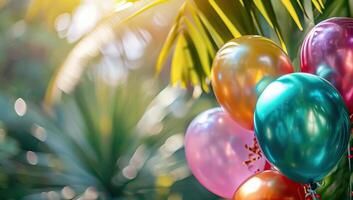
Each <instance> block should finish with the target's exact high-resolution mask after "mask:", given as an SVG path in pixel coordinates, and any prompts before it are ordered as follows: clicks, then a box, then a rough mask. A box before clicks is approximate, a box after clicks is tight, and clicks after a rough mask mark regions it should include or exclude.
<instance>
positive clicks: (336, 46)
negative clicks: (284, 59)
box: [301, 17, 353, 114]
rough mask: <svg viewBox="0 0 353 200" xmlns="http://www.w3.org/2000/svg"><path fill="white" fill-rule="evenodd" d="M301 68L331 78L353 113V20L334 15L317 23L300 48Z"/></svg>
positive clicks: (329, 79)
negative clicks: (334, 16)
mask: <svg viewBox="0 0 353 200" xmlns="http://www.w3.org/2000/svg"><path fill="white" fill-rule="evenodd" d="M301 71H302V72H307V73H311V74H316V75H319V76H321V77H323V78H325V79H326V80H328V81H330V82H331V84H332V85H334V86H335V87H336V88H337V90H338V91H339V92H340V93H341V95H342V97H343V99H344V100H345V103H346V105H347V107H348V109H349V112H350V113H351V114H352V113H353V19H352V18H343V17H337V18H331V19H328V20H325V21H323V22H321V23H319V24H317V25H316V26H315V27H314V28H313V29H312V30H311V31H310V32H309V33H308V35H307V36H306V37H305V39H304V42H303V45H302V48H301Z"/></svg>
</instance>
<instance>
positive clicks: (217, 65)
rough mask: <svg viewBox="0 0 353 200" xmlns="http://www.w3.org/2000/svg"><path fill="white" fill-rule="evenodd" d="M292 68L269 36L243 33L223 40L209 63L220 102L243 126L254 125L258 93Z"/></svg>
mask: <svg viewBox="0 0 353 200" xmlns="http://www.w3.org/2000/svg"><path fill="white" fill-rule="evenodd" d="M293 71H294V69H293V67H292V65H291V63H290V60H289V58H288V57H287V55H286V54H285V53H284V52H283V51H282V50H281V49H280V48H279V47H278V46H277V45H276V44H275V43H274V42H272V41H271V40H269V39H266V38H264V37H260V36H242V37H240V38H236V39H233V40H231V41H229V42H228V43H226V44H225V45H224V46H223V47H222V48H221V49H220V50H219V51H218V53H217V55H216V57H215V59H214V62H213V67H212V86H213V90H214V93H215V95H216V98H217V100H218V102H219V104H221V105H222V107H223V108H224V109H225V110H226V111H227V112H228V113H229V114H230V115H231V116H232V117H233V119H234V120H235V121H236V122H237V123H238V124H240V125H241V126H242V127H244V128H247V129H251V130H252V129H253V125H254V122H253V115H254V110H255V104H256V100H257V97H258V96H259V94H260V93H261V92H262V90H263V89H264V88H265V87H266V85H267V84H268V83H269V82H271V81H272V80H273V79H275V78H277V77H279V76H280V75H283V74H288V73H292V72H293Z"/></svg>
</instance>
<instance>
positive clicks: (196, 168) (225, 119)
mask: <svg viewBox="0 0 353 200" xmlns="http://www.w3.org/2000/svg"><path fill="white" fill-rule="evenodd" d="M185 153H186V158H187V161H188V165H189V168H190V169H191V171H192V173H193V174H194V176H195V177H196V178H197V179H198V181H199V182H200V183H201V184H202V185H203V186H204V187H206V188H207V189H208V190H210V191H211V192H213V193H214V194H217V195H219V196H221V197H224V198H231V197H232V196H233V194H234V191H235V190H236V189H237V187H238V186H239V185H240V184H241V183H242V182H243V181H244V180H246V179H247V178H249V177H250V176H252V175H253V174H254V173H256V172H261V171H263V170H264V168H265V163H266V160H265V158H264V156H263V155H262V154H261V152H260V148H259V146H258V143H257V142H256V139H255V136H254V133H253V131H249V130H246V129H243V128H242V127H240V126H239V125H237V124H236V123H235V122H234V120H233V119H231V117H230V116H229V114H227V113H226V112H225V111H223V109H221V108H214V109H211V110H208V111H205V112H203V113H201V114H200V115H198V116H197V117H196V118H195V119H194V120H193V121H192V122H191V124H190V125H189V127H188V129H187V132H186V136H185Z"/></svg>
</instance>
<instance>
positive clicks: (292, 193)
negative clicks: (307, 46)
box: [233, 170, 305, 200]
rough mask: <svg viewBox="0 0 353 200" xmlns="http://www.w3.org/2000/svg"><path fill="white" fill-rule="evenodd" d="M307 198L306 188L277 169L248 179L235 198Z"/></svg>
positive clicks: (248, 199) (250, 199) (257, 199)
mask: <svg viewBox="0 0 353 200" xmlns="http://www.w3.org/2000/svg"><path fill="white" fill-rule="evenodd" d="M260 199H261V200H283V199H288V200H305V188H304V186H303V185H301V184H299V183H296V182H294V181H292V180H290V179H288V178H287V177H285V176H284V175H282V174H280V173H279V172H277V171H273V170H271V171H264V172H261V173H258V174H256V175H253V176H252V177H251V178H249V179H248V180H246V181H245V182H244V183H243V184H242V185H241V186H239V188H238V190H237V191H236V192H235V193H234V196H233V200H260Z"/></svg>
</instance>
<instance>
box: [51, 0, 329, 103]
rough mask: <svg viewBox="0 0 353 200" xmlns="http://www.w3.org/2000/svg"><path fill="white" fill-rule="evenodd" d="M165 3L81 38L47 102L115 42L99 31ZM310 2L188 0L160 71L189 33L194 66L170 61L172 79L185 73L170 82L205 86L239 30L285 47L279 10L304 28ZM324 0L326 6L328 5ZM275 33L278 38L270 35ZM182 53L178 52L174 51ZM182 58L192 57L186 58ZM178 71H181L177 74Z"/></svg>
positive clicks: (155, 1) (106, 22)
mask: <svg viewBox="0 0 353 200" xmlns="http://www.w3.org/2000/svg"><path fill="white" fill-rule="evenodd" d="M164 2H170V0H169V1H167V0H151V1H147V3H141V4H136V5H135V6H133V7H134V8H133V9H130V12H125V13H124V12H123V13H112V14H109V16H108V17H106V18H104V19H103V20H102V21H101V23H99V24H98V25H97V27H96V28H95V29H94V30H93V31H92V32H91V33H89V34H87V36H85V37H84V38H83V39H82V40H81V41H80V42H78V44H77V45H76V46H75V47H74V48H73V50H72V51H71V53H70V54H69V55H68V57H67V59H66V61H64V63H63V65H61V66H60V67H59V68H58V69H57V72H56V73H55V74H54V76H53V77H52V80H51V82H50V84H49V87H48V90H47V93H46V98H45V102H46V104H47V105H49V104H51V103H52V102H53V100H54V99H55V98H56V97H59V96H60V93H61V91H65V92H70V91H71V90H72V89H73V88H74V87H75V85H76V84H77V82H78V78H79V77H80V76H81V74H82V71H83V70H84V66H85V65H87V62H88V60H90V59H92V58H93V57H94V56H92V55H96V54H97V53H98V49H99V48H100V47H102V46H104V45H105V44H107V43H109V42H110V41H112V37H111V36H109V35H105V36H102V34H100V33H102V32H106V33H107V32H111V33H116V32H119V30H120V29H121V27H123V26H122V25H123V24H124V23H125V22H127V21H129V20H131V19H133V18H135V17H136V16H138V15H140V14H142V13H144V12H146V11H147V10H148V9H151V8H153V7H155V6H156V5H159V4H161V3H164ZM306 2H310V1H308V0H305V1H303V0H297V1H292V0H290V1H289V0H288V1H287V0H283V1H282V4H283V6H282V8H281V9H274V7H273V4H274V3H273V2H265V1H263V0H254V1H241V0H231V1H229V0H218V1H215V0H209V1H203V0H202V1H201V0H185V2H184V4H183V5H182V6H181V7H180V10H179V14H178V16H177V17H176V21H175V23H174V25H173V26H172V28H171V29H170V32H169V35H168V37H167V39H166V42H165V44H164V46H163V47H162V50H161V52H160V56H159V58H158V60H157V65H156V69H157V73H159V72H160V71H161V70H162V68H163V66H164V65H165V63H166V60H167V59H168V57H169V55H170V53H171V51H172V49H174V50H176V49H175V48H174V45H175V44H176V41H177V40H179V39H178V38H181V36H178V35H180V34H182V35H184V36H187V35H189V36H191V40H187V41H186V43H187V44H186V48H189V47H190V48H194V49H195V50H196V52H193V51H192V50H191V51H190V50H189V51H186V52H185V53H184V56H188V55H189V54H191V58H192V59H191V60H193V61H194V60H197V61H196V62H193V63H191V62H189V64H191V66H189V68H188V69H185V67H180V66H177V65H180V64H178V63H177V62H174V63H172V66H171V68H172V69H173V68H176V69H175V70H171V73H172V72H173V74H171V78H172V77H174V78H175V77H176V74H183V75H182V76H180V75H179V76H178V77H179V78H177V80H175V79H174V78H173V81H172V82H173V83H175V82H178V83H180V85H183V86H186V85H188V84H190V83H191V84H192V85H195V84H196V85H201V86H202V88H204V89H205V90H207V88H208V86H207V85H208V82H209V81H208V79H209V76H210V69H211V63H212V59H213V57H214V54H215V52H216V51H217V50H218V48H220V46H221V45H223V44H224V43H225V42H226V41H228V40H230V39H232V38H234V37H239V36H240V35H244V34H260V35H265V36H267V37H271V38H272V39H275V40H276V41H278V42H279V43H280V45H281V46H282V47H283V49H284V50H286V48H287V46H288V45H289V44H288V42H287V41H286V40H285V39H284V36H283V33H282V30H281V28H280V26H279V24H280V23H279V22H280V21H281V20H278V19H277V16H276V15H277V13H278V12H280V10H283V8H285V9H286V10H287V13H288V15H290V16H291V17H292V19H293V22H295V24H296V25H297V26H298V27H299V29H301V28H302V26H303V25H302V21H303V17H302V16H305V15H307V14H306V13H307V12H308V10H307V9H306V8H305V6H304V3H306ZM311 2H312V4H313V5H314V7H315V8H316V9H317V10H318V11H320V12H321V11H322V10H323V8H324V3H323V1H321V0H312V1H311ZM326 4H327V6H329V5H330V4H328V3H326ZM331 4H334V3H331ZM126 13H129V14H126ZM268 27H269V28H271V29H272V30H273V31H272V32H269V31H265V32H264V31H263V30H267V29H268ZM272 33H273V34H274V35H276V36H277V38H274V37H272ZM179 47H181V45H179ZM205 49H207V51H205ZM179 54H180V53H178V54H175V53H174V54H173V56H176V55H179ZM289 54H291V52H289ZM184 60H190V59H189V58H187V57H186V58H185V59H184ZM196 64H200V65H201V66H202V70H197V69H196V68H197V66H196ZM178 70H179V72H178V73H176V71H178ZM191 79H192V80H191ZM196 80H198V81H196Z"/></svg>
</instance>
